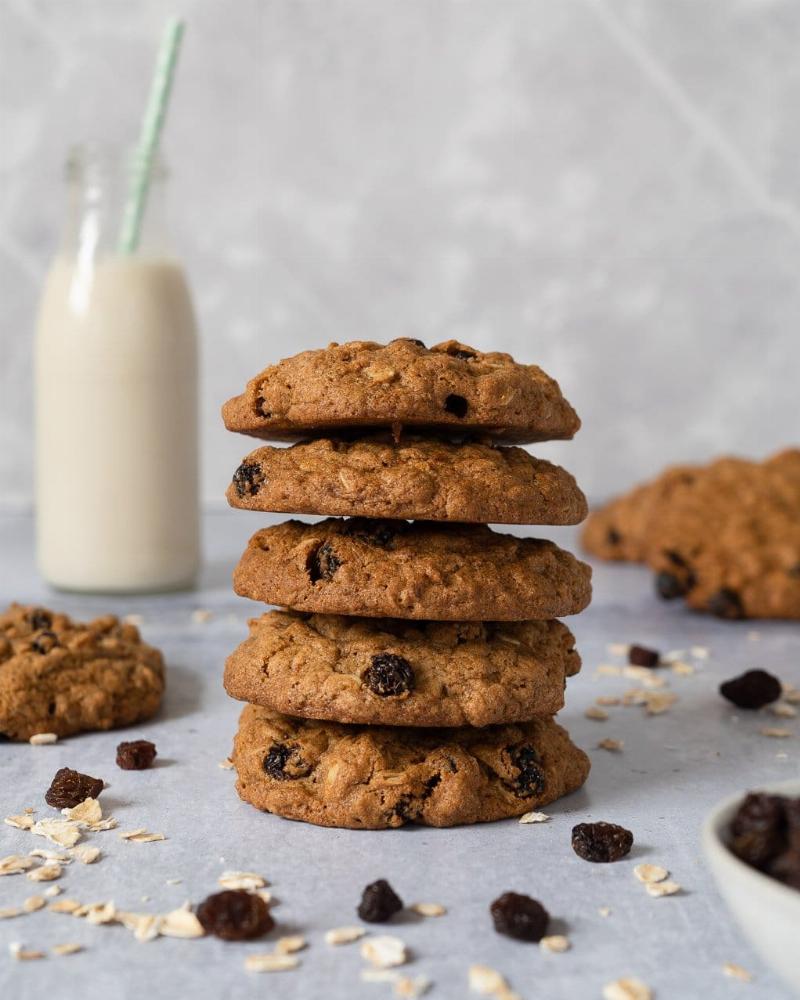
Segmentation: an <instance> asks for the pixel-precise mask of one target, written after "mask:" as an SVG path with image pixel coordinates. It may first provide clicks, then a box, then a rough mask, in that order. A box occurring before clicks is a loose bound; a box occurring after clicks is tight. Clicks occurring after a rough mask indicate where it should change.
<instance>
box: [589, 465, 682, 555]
mask: <svg viewBox="0 0 800 1000" xmlns="http://www.w3.org/2000/svg"><path fill="white" fill-rule="evenodd" d="M697 473H698V469H697V467H696V466H692V465H678V466H673V467H671V468H669V469H666V470H665V471H664V472H662V473H661V475H660V476H658V477H657V478H656V479H653V480H652V481H650V482H647V483H642V484H641V485H640V486H637V487H635V488H634V489H633V490H631V491H630V492H629V493H625V494H624V495H622V496H619V497H616V498H615V499H613V500H611V501H609V503H607V504H606V505H605V506H604V507H601V508H599V509H598V510H593V511H592V512H591V513H590V514H589V519H588V520H587V522H586V524H585V525H584V527H583V531H582V533H581V544H582V545H583V547H584V549H586V551H587V552H590V553H591V554H592V555H595V556H597V557H598V558H600V559H611V560H621V561H624V562H644V560H645V558H646V556H647V546H648V539H649V537H650V534H651V532H652V526H653V525H654V524H655V523H656V522H657V519H658V518H659V516H660V514H661V511H662V510H663V509H664V508H665V507H666V506H667V505H668V504H669V503H670V501H671V499H672V497H673V496H674V495H675V494H676V493H678V492H680V491H682V490H685V489H686V488H687V487H691V485H692V483H693V482H694V480H695V476H696V475H697Z"/></svg>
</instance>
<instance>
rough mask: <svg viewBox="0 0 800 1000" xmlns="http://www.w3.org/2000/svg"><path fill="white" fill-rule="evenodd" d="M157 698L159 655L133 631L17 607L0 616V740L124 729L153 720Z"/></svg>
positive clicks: (109, 619) (106, 621)
mask: <svg viewBox="0 0 800 1000" xmlns="http://www.w3.org/2000/svg"><path fill="white" fill-rule="evenodd" d="M163 691H164V662H163V659H162V657H161V653H160V652H159V651H158V650H157V649H154V648H153V647H152V646H148V645H147V644H146V643H144V642H142V641H141V639H140V637H139V632H138V630H137V629H136V627H135V626H134V625H128V624H124V623H122V622H120V621H119V620H118V619H117V618H115V617H114V616H113V615H105V616H104V617H102V618H97V619H95V621H93V622H89V623H88V624H81V623H79V622H73V621H72V620H71V619H70V618H69V617H68V616H67V615H64V614H59V613H57V612H54V611H48V610H47V609H45V608H38V607H22V606H21V605H19V604H12V605H11V607H10V608H8V610H6V611H5V612H3V613H0V733H2V734H3V735H5V736H6V737H8V738H10V739H13V740H27V739H30V737H31V736H34V735H36V734H37V733H55V734H56V735H57V736H70V735H72V734H73V733H79V732H83V731H85V730H94V729H112V728H114V727H115V726H127V725H131V724H132V723H134V722H139V721H141V720H143V719H149V718H150V716H152V715H154V714H155V712H156V711H157V710H158V707H159V705H160V704H161V695H162V693H163Z"/></svg>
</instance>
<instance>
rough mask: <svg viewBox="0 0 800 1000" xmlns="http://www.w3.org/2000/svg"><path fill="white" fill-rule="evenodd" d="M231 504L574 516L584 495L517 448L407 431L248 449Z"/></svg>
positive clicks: (448, 516) (489, 517) (427, 514)
mask: <svg viewBox="0 0 800 1000" xmlns="http://www.w3.org/2000/svg"><path fill="white" fill-rule="evenodd" d="M227 496H228V502H229V503H230V504H231V506H232V507H240V508H244V509H246V510H259V511H278V512H281V513H291V514H334V515H342V516H347V517H350V516H358V517H377V518H401V519H404V520H428V521H463V522H473V523H478V524H578V523H579V522H580V521H582V520H583V519H584V518H585V517H586V498H585V497H584V495H583V493H582V492H581V490H580V489H579V487H578V484H577V483H576V482H575V479H574V478H573V477H572V476H571V475H570V474H569V473H568V472H567V471H566V470H564V469H562V468H560V466H558V465H553V464H552V463H551V462H546V461H544V460H543V459H538V458H534V457H533V456H532V455H529V454H528V453H527V452H526V451H524V450H523V449H522V448H514V447H510V448H499V447H494V446H492V445H490V444H479V443H476V442H463V443H461V444H456V443H455V442H452V441H444V440H436V439H435V438H415V437H405V436H403V438H402V439H401V441H400V442H399V443H397V444H395V443H394V442H393V441H392V440H391V439H390V438H382V437H373V438H366V439H361V440H356V441H342V440H331V439H328V438H322V439H318V440H316V441H301V442H299V443H298V444H295V445H293V446H292V447H290V448H272V447H263V448H258V449H256V450H255V451H253V452H251V453H250V454H249V455H248V456H247V457H246V458H245V459H244V460H243V462H242V464H241V465H240V466H239V468H238V469H237V470H236V472H235V474H234V476H233V482H232V483H231V485H230V486H229V488H228V494H227Z"/></svg>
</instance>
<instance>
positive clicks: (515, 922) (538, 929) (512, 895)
mask: <svg viewBox="0 0 800 1000" xmlns="http://www.w3.org/2000/svg"><path fill="white" fill-rule="evenodd" d="M489 912H490V913H491V914H492V920H493V921H494V929H495V930H496V931H497V933H498V934H505V935H506V936H507V937H512V938H516V939H517V941H541V939H542V938H543V937H544V936H545V934H546V933H547V925H548V923H549V922H550V914H549V913H548V912H547V910H546V909H545V908H544V907H543V906H542V904H541V903H540V902H538V901H537V900H535V899H531V897H530V896H525V895H523V894H522V893H521V892H504V893H503V895H502V896H499V897H498V898H497V899H496V900H495V901H494V902H493V903H492V905H491V906H490V907H489Z"/></svg>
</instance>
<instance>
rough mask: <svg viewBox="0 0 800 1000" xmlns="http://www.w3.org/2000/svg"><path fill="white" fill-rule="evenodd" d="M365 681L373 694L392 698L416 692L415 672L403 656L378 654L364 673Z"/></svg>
mask: <svg viewBox="0 0 800 1000" xmlns="http://www.w3.org/2000/svg"><path fill="white" fill-rule="evenodd" d="M363 681H364V683H365V684H366V685H367V687H368V688H369V689H370V691H372V692H373V694H377V695H380V697H381V698H391V697H394V696H397V695H401V694H408V692H409V691H413V690H414V670H413V669H412V667H411V664H410V663H409V662H408V660H407V659H405V657H403V656H398V655H397V654H396V653H376V655H375V656H373V657H372V662H371V663H370V665H369V666H368V667H367V669H366V670H365V671H364V675H363Z"/></svg>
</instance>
